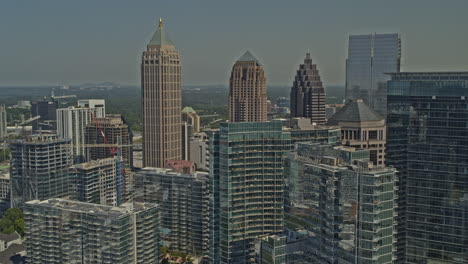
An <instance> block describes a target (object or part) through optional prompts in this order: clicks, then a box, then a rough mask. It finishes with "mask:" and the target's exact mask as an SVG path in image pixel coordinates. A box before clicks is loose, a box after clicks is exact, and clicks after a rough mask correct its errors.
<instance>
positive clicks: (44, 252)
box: [24, 198, 159, 264]
mask: <svg viewBox="0 0 468 264" xmlns="http://www.w3.org/2000/svg"><path fill="white" fill-rule="evenodd" d="M24 214H25V217H24V218H25V219H24V222H25V225H26V242H25V243H26V249H27V252H28V263H50V264H62V263H113V264H144V263H145V264H146V263H158V255H159V248H158V208H157V206H156V205H154V204H146V203H126V204H122V205H121V206H119V207H113V206H107V205H99V204H91V203H84V202H78V201H72V200H66V199H55V198H54V199H49V200H44V201H39V200H34V201H30V202H28V203H26V204H25V209H24Z"/></svg>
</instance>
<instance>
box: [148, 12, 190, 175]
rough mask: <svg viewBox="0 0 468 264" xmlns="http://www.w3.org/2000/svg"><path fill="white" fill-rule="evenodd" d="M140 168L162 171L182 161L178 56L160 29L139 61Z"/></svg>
mask: <svg viewBox="0 0 468 264" xmlns="http://www.w3.org/2000/svg"><path fill="white" fill-rule="evenodd" d="M141 89H142V91H141V99H142V113H143V166H145V167H160V168H162V167H163V166H164V164H165V163H166V161H167V160H180V159H182V150H181V148H182V139H181V138H182V134H181V133H182V132H181V114H180V111H181V98H182V91H181V66H180V58H179V52H178V51H177V50H176V48H175V45H174V43H173V42H172V41H171V40H170V38H169V36H168V35H167V33H166V32H165V31H164V29H163V24H162V21H161V20H159V28H158V29H157V30H156V33H154V35H153V38H152V39H151V41H150V43H149V44H148V46H147V47H146V50H145V51H144V52H143V56H142V60H141Z"/></svg>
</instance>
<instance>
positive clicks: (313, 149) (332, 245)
mask: <svg viewBox="0 0 468 264" xmlns="http://www.w3.org/2000/svg"><path fill="white" fill-rule="evenodd" d="M395 173H396V171H395V169H393V168H384V167H374V166H373V164H372V163H371V162H369V151H368V150H364V149H356V148H352V147H343V146H336V147H335V146H332V145H329V144H320V143H310V142H302V143H298V144H297V147H296V151H295V152H292V153H290V154H289V155H288V158H287V159H286V166H285V181H286V187H285V227H286V229H287V230H288V231H289V232H297V233H299V234H302V235H301V236H300V240H299V241H297V242H296V247H298V248H299V249H300V250H296V252H294V254H296V256H287V258H288V259H289V258H290V259H300V260H301V262H298V263H324V264H325V263H348V264H358V263H369V264H372V263H375V264H378V263H389V264H390V263H393V261H394V246H395V243H396V240H395V238H394V236H395V233H394V229H395V225H396V224H395V218H396V199H397V197H396V196H395V190H396V183H397V181H396V174H395ZM287 263H289V262H287ZM293 263H297V262H293Z"/></svg>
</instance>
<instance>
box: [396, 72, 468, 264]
mask: <svg viewBox="0 0 468 264" xmlns="http://www.w3.org/2000/svg"><path fill="white" fill-rule="evenodd" d="M467 99H468V72H441V73H437V72H434V73H394V74H391V80H390V81H389V82H388V123H387V125H388V137H387V140H388V141H387V164H390V165H393V166H394V167H396V168H397V169H398V171H399V178H400V186H399V192H400V195H399V226H398V263H419V264H426V263H468V100H467Z"/></svg>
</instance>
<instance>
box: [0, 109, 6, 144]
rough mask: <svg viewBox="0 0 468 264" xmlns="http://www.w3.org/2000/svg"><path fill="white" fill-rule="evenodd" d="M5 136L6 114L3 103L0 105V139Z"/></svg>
mask: <svg viewBox="0 0 468 264" xmlns="http://www.w3.org/2000/svg"><path fill="white" fill-rule="evenodd" d="M6 136H7V115H6V108H5V105H0V139H2V138H5V137H6Z"/></svg>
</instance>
